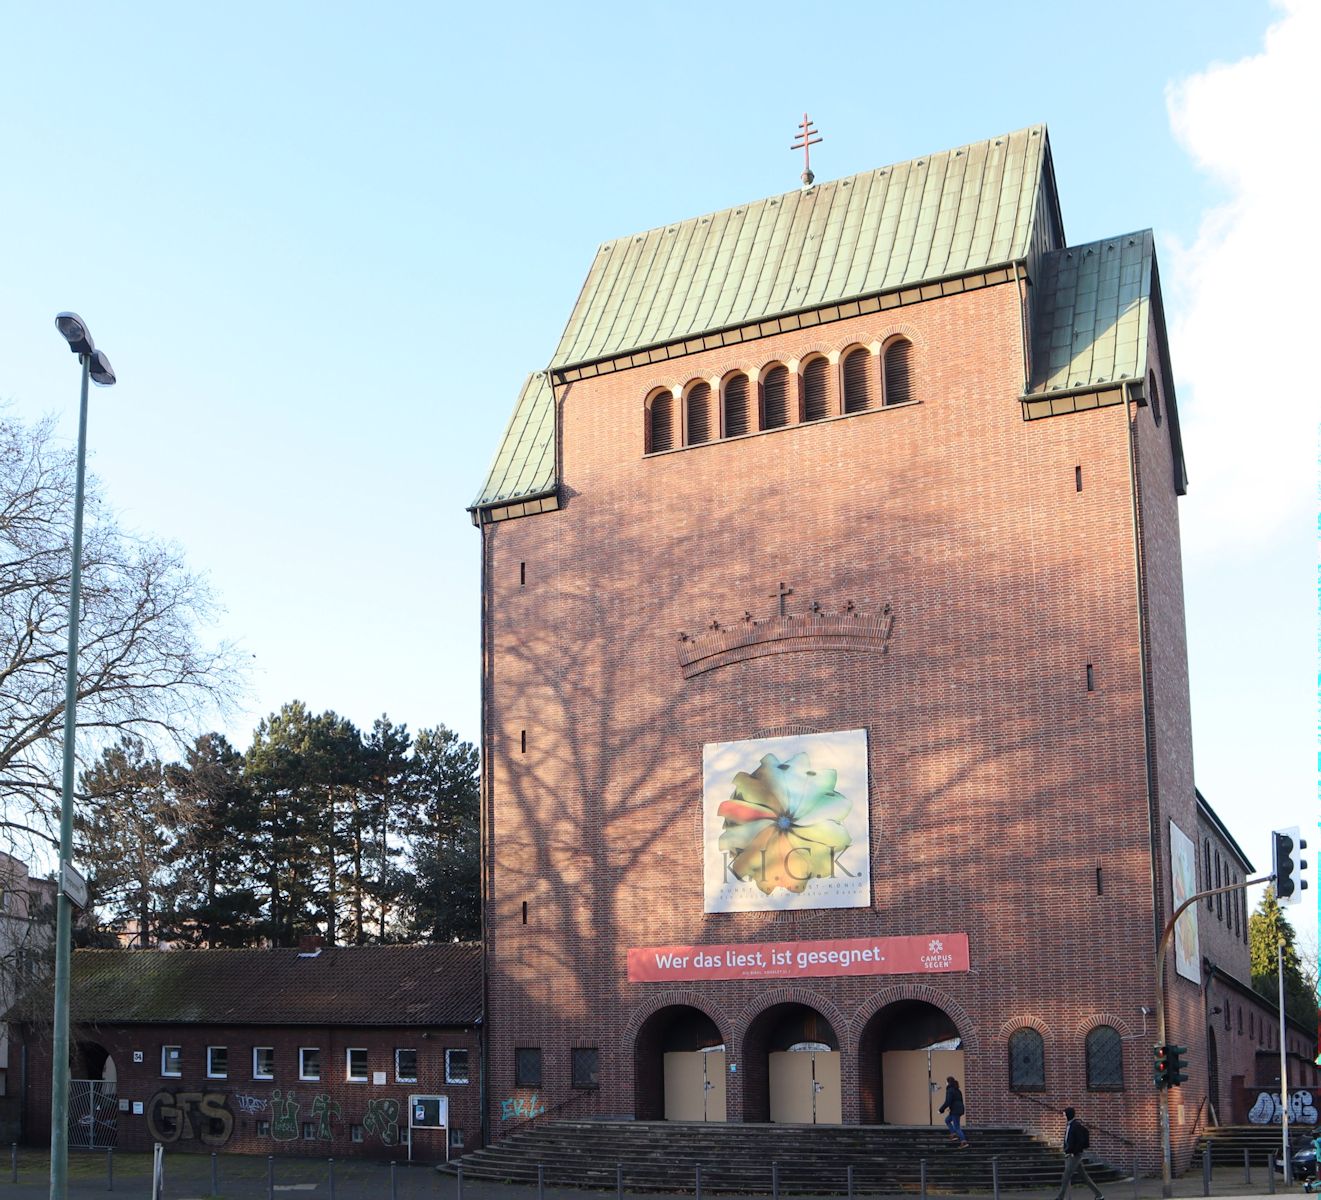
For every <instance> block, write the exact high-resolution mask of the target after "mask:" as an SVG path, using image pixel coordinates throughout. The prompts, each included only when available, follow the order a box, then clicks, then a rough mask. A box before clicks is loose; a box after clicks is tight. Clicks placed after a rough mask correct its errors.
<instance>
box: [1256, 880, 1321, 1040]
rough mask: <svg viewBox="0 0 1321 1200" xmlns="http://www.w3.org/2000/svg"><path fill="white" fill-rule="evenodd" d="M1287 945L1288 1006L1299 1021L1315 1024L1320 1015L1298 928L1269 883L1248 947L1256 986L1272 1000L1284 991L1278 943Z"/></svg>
mask: <svg viewBox="0 0 1321 1200" xmlns="http://www.w3.org/2000/svg"><path fill="white" fill-rule="evenodd" d="M1280 942H1283V946H1284V953H1283V959H1284V1010H1285V1012H1286V1013H1287V1014H1288V1015H1289V1016H1291V1017H1292V1018H1293V1019H1294V1020H1296V1021H1301V1022H1303V1023H1304V1024H1306V1025H1309V1026H1310V1025H1311V1023H1312V1021H1314V1020H1315V1019H1316V1000H1315V997H1314V995H1313V994H1312V992H1311V989H1310V988H1309V987H1308V985H1307V981H1306V980H1305V979H1304V978H1303V972H1302V966H1301V964H1300V962H1299V959H1298V950H1297V948H1296V946H1295V944H1294V942H1295V935H1294V928H1293V926H1292V925H1291V924H1290V923H1289V918H1288V917H1286V916H1285V915H1284V910H1283V909H1282V908H1281V907H1280V902H1279V901H1278V900H1277V899H1276V898H1275V889H1274V888H1273V887H1269V886H1268V887H1267V888H1266V891H1265V892H1264V893H1263V895H1262V897H1261V900H1260V902H1259V903H1258V904H1257V908H1256V911H1255V912H1254V913H1253V914H1252V916H1250V917H1249V918H1248V948H1249V952H1250V953H1251V956H1252V960H1251V961H1252V986H1253V989H1254V990H1256V991H1258V992H1260V993H1261V994H1262V995H1263V996H1267V997H1269V998H1270V1001H1271V1003H1272V1004H1276V1003H1278V1000H1279V994H1280V977H1279V970H1278V966H1279V956H1278V954H1277V946H1278V944H1279V943H1280Z"/></svg>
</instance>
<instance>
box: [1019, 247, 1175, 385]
mask: <svg viewBox="0 0 1321 1200" xmlns="http://www.w3.org/2000/svg"><path fill="white" fill-rule="evenodd" d="M1155 261H1156V251H1155V244H1154V241H1153V239H1152V234H1151V230H1150V229H1143V230H1141V231H1139V232H1137V233H1126V234H1124V235H1123V236H1122V237H1112V238H1105V239H1103V240H1102V241H1099V242H1092V243H1090V244H1089V245H1085V246H1070V247H1068V248H1067V249H1063V250H1054V251H1051V252H1049V253H1047V254H1045V255H1043V256H1042V260H1041V268H1040V270H1039V272H1038V278H1037V280H1036V281H1035V283H1036V297H1035V303H1034V306H1033V307H1034V314H1033V328H1032V383H1031V387H1030V389H1029V390H1030V391H1031V392H1052V391H1058V390H1061V389H1065V388H1077V387H1088V386H1091V385H1093V384H1100V383H1115V382H1118V381H1120V380H1126V379H1138V380H1140V379H1142V378H1144V377H1145V375H1146V371H1147V330H1148V327H1149V325H1150V320H1151V298H1152V295H1151V293H1152V271H1153V266H1154V263H1155Z"/></svg>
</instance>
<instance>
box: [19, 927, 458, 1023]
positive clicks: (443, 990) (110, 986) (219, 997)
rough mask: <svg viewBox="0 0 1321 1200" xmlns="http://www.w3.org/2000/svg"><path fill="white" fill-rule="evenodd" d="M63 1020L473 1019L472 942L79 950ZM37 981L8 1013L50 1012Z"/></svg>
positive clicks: (43, 1015) (46, 993) (45, 1016)
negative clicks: (310, 950)
mask: <svg viewBox="0 0 1321 1200" xmlns="http://www.w3.org/2000/svg"><path fill="white" fill-rule="evenodd" d="M71 981H72V982H71V988H70V1001H69V1005H70V1020H72V1021H74V1022H78V1023H84V1024H112V1023H113V1024H128V1025H143V1024H152V1025H156V1024H189V1025H449V1026H461V1025H473V1024H475V1023H477V1022H478V1021H479V1019H480V1017H481V1011H482V977H481V947H480V946H479V945H478V944H477V943H474V942H460V943H451V944H446V945H438V946H327V947H325V948H324V949H322V950H321V952H320V953H319V954H317V955H315V956H310V955H305V954H300V952H299V951H297V950H283V949H281V950H170V951H158V950H79V951H78V952H76V953H75V954H74V956H73V971H72V976H71ZM51 995H52V993H51V991H50V989H49V987H47V988H46V989H38V990H37V991H36V992H33V993H29V994H28V995H27V996H26V997H25V998H24V999H23V1000H22V1001H20V1003H19V1004H18V1005H17V1006H16V1009H15V1011H14V1012H13V1013H12V1014H11V1017H12V1018H17V1019H24V1018H26V1019H30V1020H49V1019H50V1012H51V1002H50V1001H51Z"/></svg>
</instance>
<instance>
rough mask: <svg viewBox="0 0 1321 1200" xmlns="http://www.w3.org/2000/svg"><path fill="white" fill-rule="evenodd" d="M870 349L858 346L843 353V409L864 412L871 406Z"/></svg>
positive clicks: (850, 411)
mask: <svg viewBox="0 0 1321 1200" xmlns="http://www.w3.org/2000/svg"><path fill="white" fill-rule="evenodd" d="M874 392H875V388H873V386H872V357H871V351H870V350H866V349H864V348H863V347H862V346H859V347H858V348H857V349H855V350H850V351H849V352H848V353H847V354H846V355H844V411H845V412H846V413H855V412H866V411H867V410H868V409H869V408H871V407H873V404H874V400H873V394H874Z"/></svg>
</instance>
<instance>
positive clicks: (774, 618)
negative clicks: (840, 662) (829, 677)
mask: <svg viewBox="0 0 1321 1200" xmlns="http://www.w3.org/2000/svg"><path fill="white" fill-rule="evenodd" d="M793 594H794V589H793V588H791V587H786V586H785V585H784V583H783V582H781V583H780V586H779V589H778V590H777V591H774V592H772V593H771V599H772V600H775V601H777V609H776V611H775V612H773V613H772V614H771V615H770V616H769V617H755V616H753V615H752V613H751V611H749V610H744V612H743V615H742V616H741V617H738V618H737V619H735V620H734V621H733V622H730V623H722V622H721V621H720V620H719V619H718V618H714V617H713V618H712V619H711V621H710V623H709V624H707V625H706V626H705V627H704V628H703V629H702V630H701V632H699V633H695V634H690V633H688V632H686V631H684V630H680V631H679V635H678V638H679V666H680V668H681V669H682V671H683V677H684V678H685V679H691V678H692V677H693V676H694V675H701V674H704V673H705V672H707V671H714V670H715V669H716V668H717V667H727V666H729V665H730V664H731V663H736V662H743V661H745V660H746V659H749V658H761V657H763V656H765V655H767V654H792V653H794V652H795V651H802V650H856V651H870V652H872V653H880V654H888V653H889V650H890V638H891V635H892V634H893V633H894V606H893V605H892V604H891V603H890V602H889V601H886V603H885V604H883V605H882V606H881V608H880V611H879V612H877V613H874V614H873V613H863V612H861V611H860V610H859V609H858V607H857V605H855V604H854V603H853V601H852V600H847V601H845V603H844V604H843V606H842V607H840V608H839V609H838V610H837V611H835V612H831V611H828V610H827V609H826V607H825V606H824V605H822V604H821V603H820V602H819V601H817V600H813V601H812V602H811V604H809V605H808V606H807V609H806V611H805V612H799V613H794V612H790V611H789V603H788V602H789V597H790V596H792V595H793Z"/></svg>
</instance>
